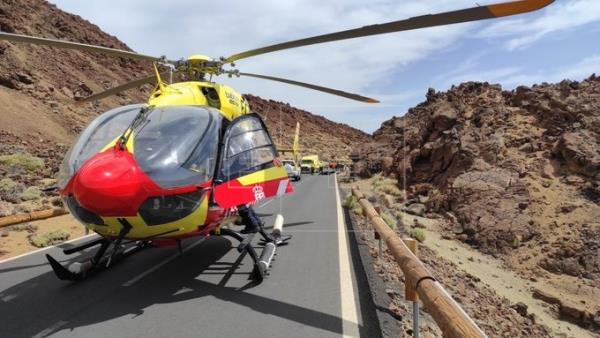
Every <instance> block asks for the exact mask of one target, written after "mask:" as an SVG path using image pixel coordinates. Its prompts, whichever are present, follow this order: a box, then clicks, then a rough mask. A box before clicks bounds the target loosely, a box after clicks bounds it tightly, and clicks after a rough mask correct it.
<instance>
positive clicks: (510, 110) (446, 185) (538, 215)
mask: <svg viewBox="0 0 600 338" xmlns="http://www.w3.org/2000/svg"><path fill="white" fill-rule="evenodd" d="M374 139H375V141H374V142H373V143H371V144H369V145H364V146H363V147H362V148H360V149H359V150H358V151H356V155H359V157H360V158H361V159H362V160H361V161H360V162H358V163H357V165H356V167H355V169H356V170H357V171H358V172H359V173H360V174H361V175H363V176H370V175H371V174H373V173H374V172H380V171H381V172H383V173H384V174H385V175H388V176H394V177H395V178H396V179H397V180H398V185H399V186H400V187H401V188H404V187H406V192H407V195H406V199H404V202H403V203H404V204H405V206H406V208H407V210H409V209H411V210H417V211H418V212H423V213H425V214H428V215H431V217H444V218H446V222H444V223H445V224H446V231H447V233H446V234H445V236H448V238H456V239H457V240H460V241H463V242H466V243H468V244H471V245H472V246H473V247H476V248H477V249H479V250H480V251H482V252H484V253H488V254H491V255H494V256H495V257H500V258H502V259H503V260H504V261H505V262H506V263H507V264H508V265H509V266H510V267H512V268H514V269H516V270H518V271H520V272H521V273H522V274H524V275H525V276H526V277H528V278H532V279H533V280H535V279H536V278H540V277H543V278H550V279H554V280H556V281H560V283H559V282H557V283H558V284H560V288H562V289H563V290H571V289H573V290H574V289H575V288H576V287H575V285H576V286H577V288H581V287H584V286H588V287H592V288H595V289H594V290H596V291H592V292H593V293H594V292H596V293H597V291H598V290H597V288H598V281H599V280H600V256H599V255H598V253H599V252H600V204H599V202H600V78H597V77H596V76H595V75H592V76H591V77H590V78H589V79H586V80H585V81H582V82H574V81H567V80H565V81H563V82H561V83H558V84H541V85H535V86H533V87H531V88H529V87H518V88H516V89H515V90H512V91H503V90H502V88H501V87H500V86H499V85H490V84H488V83H473V82H470V83H463V84H461V85H460V86H457V87H452V88H451V89H450V90H449V91H447V92H436V91H434V90H433V89H431V90H429V92H428V93H427V100H426V101H425V102H423V103H421V104H419V105H418V106H417V107H415V108H412V109H410V110H409V111H408V112H407V114H406V115H405V116H403V117H399V118H393V119H391V120H389V121H386V122H384V123H383V124H382V126H381V128H380V129H379V130H378V131H376V132H375V133H374ZM411 204H412V205H413V206H419V207H412V208H411ZM409 211H410V210H409ZM436 215H437V216H436ZM574 292H575V293H577V290H575V291H574ZM593 293H592V294H593ZM592 297H593V296H592ZM583 304H584V305H581V304H580V305H581V306H580V310H581V311H579V312H577V311H575V312H574V313H576V314H575V315H574V316H573V317H576V318H579V319H577V320H575V321H577V322H578V323H580V324H581V325H583V326H589V325H592V326H596V327H597V328H599V327H600V317H598V318H595V317H594V316H595V315H594V313H596V311H599V312H597V313H596V316H598V315H600V303H598V302H587V303H586V302H585V301H583ZM586 311H587V312H586ZM586 313H587V314H586ZM593 322H595V324H593Z"/></svg>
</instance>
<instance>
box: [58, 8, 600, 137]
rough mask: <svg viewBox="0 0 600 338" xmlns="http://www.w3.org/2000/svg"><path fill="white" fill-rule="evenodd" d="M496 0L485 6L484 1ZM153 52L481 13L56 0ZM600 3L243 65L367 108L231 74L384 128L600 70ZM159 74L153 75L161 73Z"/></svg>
mask: <svg viewBox="0 0 600 338" xmlns="http://www.w3.org/2000/svg"><path fill="white" fill-rule="evenodd" d="M498 1H499V0H496V1H477V3H479V4H490V3H496V2H498ZM51 2H52V3H55V4H56V5H57V6H58V7H59V8H61V9H63V10H66V11H68V12H71V13H74V14H77V15H80V16H82V17H83V18H85V19H87V20H89V21H91V22H92V23H95V24H97V25H98V26H100V28H102V29H103V30H104V31H106V32H108V33H110V34H112V35H115V36H117V37H118V38H119V39H121V40H122V41H124V42H125V43H127V44H128V45H129V46H130V47H131V48H133V49H134V50H136V51H139V52H141V53H144V54H150V55H167V56H168V57H169V58H180V57H185V56H188V55H191V54H197V53H198V54H206V55H210V56H214V57H218V56H226V55H230V54H233V53H236V52H239V51H242V50H246V49H251V48H255V47H260V46H264V45H269V44H272V43H278V42H282V41H285V40H290V39H297V38H302V37H306V36H311V35H317V34H323V33H329V32H332V31H337V30H344V29H349V28H355V27H360V26H364V25H368V24H373V23H384V22H389V21H395V20H399V19H403V18H408V17H411V16H416V15H422V14H428V13H436V12H442V11H448V10H454V9H460V8H465V7H472V6H474V5H475V1H468V0H403V1H397V0H371V1H367V2H365V1H364V0H347V1H335V0H333V1H322V0H302V1H300V0H288V1H279V0H260V1H243V0H235V1H227V2H225V1H212V2H203V1H198V0H173V1H159V0H122V1H119V2H113V1H95V2H90V1H78V0H51ZM599 41H600V1H598V0H557V1H556V2H555V3H554V4H553V5H550V6H549V7H547V8H545V9H543V10H541V11H538V12H536V13H530V14H524V15H520V16H516V17H510V18H502V19H495V20H487V21H483V22H478V23H467V24H458V25H452V26H446V27H437V28H430V29H425V30H420V31H411V32H400V33H393V34H386V35H381V36H376V37H369V38H362V39H354V40H347V41H340V42H335V43H330V44H324V45H316V46H310V47H303V48H298V49H293V50H288V51H282V52H277V53H272V54H267V55H263V56H258V57H255V58H251V59H247V60H242V61H240V62H238V68H239V69H240V70H241V71H246V72H254V73H261V74H266V75H273V76H279V77H288V78H291V79H295V80H299V81H305V82H311V83H315V84H319V85H323V86H329V87H333V88H336V89H340V90H346V91H350V92H356V93H360V94H364V95H368V96H372V97H375V98H378V99H380V100H381V101H382V103H380V104H377V105H367V104H362V103H357V102H354V101H349V100H346V99H343V98H337V97H334V96H329V95H327V94H320V93H318V92H313V91H309V90H305V89H301V88H296V87H291V86H286V85H283V84H277V83H271V82H268V81H263V80H258V79H226V78H221V79H220V81H222V82H225V83H227V84H229V85H231V86H233V87H234V88H236V89H237V90H238V91H240V92H243V93H253V94H257V95H260V96H262V97H266V98H272V99H275V100H279V101H284V102H289V103H290V104H292V105H294V106H296V107H300V108H303V109H306V110H308V111H311V112H313V113H316V114H319V115H324V116H326V117H328V118H330V119H332V120H334V121H338V122H344V123H347V124H349V125H351V126H353V127H356V128H359V129H362V130H364V131H367V132H372V131H374V130H375V129H377V128H378V127H379V125H380V124H381V123H382V122H383V121H385V120H387V119H389V118H391V117H392V116H401V115H403V114H404V113H405V112H406V110H407V109H408V108H409V107H412V106H414V105H416V104H418V103H419V102H421V101H423V100H424V98H425V93H426V92H427V89H428V88H429V87H432V88H435V89H436V90H446V89H448V88H449V87H450V86H451V85H452V84H458V83H460V82H462V81H468V80H477V81H488V82H492V83H500V84H502V85H503V87H504V88H507V89H510V88H514V87H516V86H518V85H520V84H525V85H531V84H533V83H539V82H543V81H546V82H557V81H560V80H562V79H563V78H571V79H575V80H581V79H583V78H585V77H587V76H589V75H590V74H592V73H593V72H596V73H598V74H600V43H599ZM149 71H150V70H149Z"/></svg>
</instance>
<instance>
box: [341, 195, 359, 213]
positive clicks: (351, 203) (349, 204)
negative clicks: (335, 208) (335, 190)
mask: <svg viewBox="0 0 600 338" xmlns="http://www.w3.org/2000/svg"><path fill="white" fill-rule="evenodd" d="M357 205H358V200H357V199H356V197H354V195H348V197H346V198H345V199H344V203H342V206H343V207H344V208H346V209H350V210H353V209H354V208H356V206H357Z"/></svg>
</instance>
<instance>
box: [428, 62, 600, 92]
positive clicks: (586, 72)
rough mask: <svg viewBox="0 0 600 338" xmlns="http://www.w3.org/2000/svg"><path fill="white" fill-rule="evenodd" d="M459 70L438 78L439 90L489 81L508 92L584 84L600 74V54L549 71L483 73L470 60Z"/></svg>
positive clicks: (515, 69)
mask: <svg viewBox="0 0 600 338" xmlns="http://www.w3.org/2000/svg"><path fill="white" fill-rule="evenodd" d="M457 69H460V72H458V73H457V72H448V73H446V74H442V75H440V76H439V77H438V78H437V82H436V84H437V85H438V86H439V87H442V88H447V87H449V86H451V85H452V84H459V83H461V82H465V81H481V82H483V81H487V82H490V83H500V84H501V85H502V86H503V87H505V88H513V87H515V86H518V85H528V86H531V85H533V84H536V83H541V82H560V81H562V80H564V79H570V80H576V81H581V80H583V79H585V78H587V77H589V76H590V75H591V74H592V73H596V74H600V54H597V55H592V56H589V57H585V58H583V59H581V60H580V61H578V62H575V63H573V64H571V65H566V66H560V67H555V68H549V69H538V70H531V69H530V68H524V67H501V68H496V69H491V70H487V69H481V64H480V63H479V62H477V61H473V60H466V61H465V62H464V63H463V64H462V65H459V67H457Z"/></svg>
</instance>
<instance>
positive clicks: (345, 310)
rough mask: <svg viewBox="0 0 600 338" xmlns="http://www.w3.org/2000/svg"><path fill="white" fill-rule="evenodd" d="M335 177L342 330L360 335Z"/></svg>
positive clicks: (355, 335) (344, 333) (346, 235)
mask: <svg viewBox="0 0 600 338" xmlns="http://www.w3.org/2000/svg"><path fill="white" fill-rule="evenodd" d="M334 179H335V202H336V210H337V219H338V248H339V259H340V296H341V300H342V332H343V336H344V337H358V336H359V335H360V333H359V330H358V314H357V310H356V308H357V304H356V299H355V297H354V295H355V293H354V280H353V279H352V270H351V269H350V255H349V252H350V251H349V249H348V234H347V232H346V226H345V223H344V214H343V213H342V204H341V202H340V190H339V188H338V183H337V174H334Z"/></svg>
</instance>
